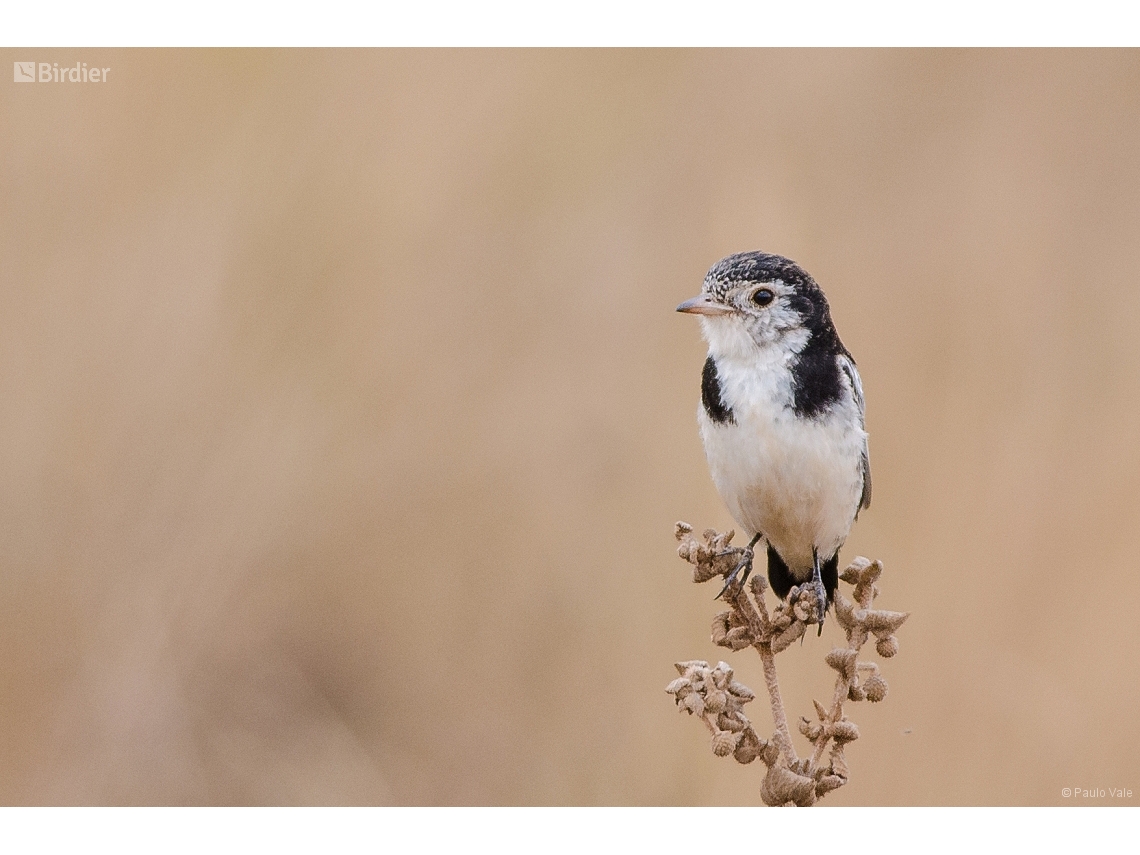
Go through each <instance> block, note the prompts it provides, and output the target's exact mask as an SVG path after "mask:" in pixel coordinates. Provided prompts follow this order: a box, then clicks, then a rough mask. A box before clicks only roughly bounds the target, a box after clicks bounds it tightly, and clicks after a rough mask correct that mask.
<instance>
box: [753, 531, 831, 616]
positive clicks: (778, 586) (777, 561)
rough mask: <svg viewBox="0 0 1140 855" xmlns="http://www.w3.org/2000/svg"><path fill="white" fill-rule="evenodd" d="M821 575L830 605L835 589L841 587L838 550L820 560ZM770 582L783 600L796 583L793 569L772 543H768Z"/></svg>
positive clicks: (773, 589)
mask: <svg viewBox="0 0 1140 855" xmlns="http://www.w3.org/2000/svg"><path fill="white" fill-rule="evenodd" d="M819 575H820V578H821V579H822V580H823V590H824V591H825V592H826V593H827V605H828V606H830V605H831V604H832V602H834V600H835V589H836V588H838V587H839V553H838V552H836V553H835V554H834V555H832V556H831V557H830V558H828V559H827V560H825V561H821V562H820V564H819ZM768 584H769V585H771V586H772V591H773V592H774V593H775V594H776V596H777V597H779V598H780V599H781V600H785V599H787V598H788V591H790V590H792V585H794V584H796V580H795V579H794V578H792V571H791V570H789V569H788V565H787V564H785V563H784V559H783V558H781V557H780V553H778V552H777V551H776V550H775V549H773V548H772V544H770V543H769V544H768Z"/></svg>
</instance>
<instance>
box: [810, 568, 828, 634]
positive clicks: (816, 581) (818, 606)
mask: <svg viewBox="0 0 1140 855" xmlns="http://www.w3.org/2000/svg"><path fill="white" fill-rule="evenodd" d="M811 588H812V593H813V594H815V614H816V618H817V619H818V621H819V631H818V632H817V633H816V636H817V637H818V636H820V635H823V618H824V616H825V615H826V614H827V591H826V590H824V587H823V578H822V577H821V576H820V573H819V562H818V561H817V562H816V565H815V572H813V573H812V578H811Z"/></svg>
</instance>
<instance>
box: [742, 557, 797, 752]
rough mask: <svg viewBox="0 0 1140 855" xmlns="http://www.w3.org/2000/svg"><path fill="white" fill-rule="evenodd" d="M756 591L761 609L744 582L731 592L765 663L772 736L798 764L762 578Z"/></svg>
mask: <svg viewBox="0 0 1140 855" xmlns="http://www.w3.org/2000/svg"><path fill="white" fill-rule="evenodd" d="M752 594H753V596H754V597H756V602H757V604H758V605H759V608H757V607H756V606H754V605H752V601H751V600H749V599H748V595H747V594H746V593H745V592H744V586H743V585H741V586H740V587H738V588H736V589H735V591H734V592H733V593H732V594H731V604H732V605H733V606H735V607H736V609H738V610H739V611H740V612H741V613H742V614H743V615H744V616H745V617H746V618H747V619H748V626H749V629H751V630H752V635H753V637H754V638H756V639H757V641H756V642H755V643H753V645H752V646H753V647H755V648H756V652H757V653H759V654H760V663H761V664H762V665H763V666H764V686H765V688H766V689H767V690H768V700H769V701H770V702H771V704H772V721H773V722H774V723H775V725H776V732H775V733H774V734H773V737H772V738H773V741H775V742H776V744H777V746H778V747H779V749H780V753H781V754H783V755H784V762H785V763H787V764H788V765H789V766H794V765H795V764H796V762H797V761H798V760H799V757H797V756H796V747H795V745H794V744H793V743H792V731H791V729H790V728H789V727H788V716H787V714H786V713H785V712H784V701H783V698H782V697H781V696H780V682H779V680H778V679H777V677H776V655H775V654H774V653H773V652H772V623H771V621H770V620H769V618H768V607H767V604H766V603H765V602H764V584H763V582H762V580H761V579H760V578H759V577H756V578H754V579H753V580H752Z"/></svg>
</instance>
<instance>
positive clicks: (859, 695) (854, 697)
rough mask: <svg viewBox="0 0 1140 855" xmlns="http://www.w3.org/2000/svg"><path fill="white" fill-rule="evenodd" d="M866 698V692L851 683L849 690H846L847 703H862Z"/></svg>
mask: <svg viewBox="0 0 1140 855" xmlns="http://www.w3.org/2000/svg"><path fill="white" fill-rule="evenodd" d="M866 697H867V692H866V690H865V689H863V688H861V687H860V686H857V685H855V684H854V683H852V684H851V688H850V689H848V690H847V699H848V700H849V701H862V700H865V699H866Z"/></svg>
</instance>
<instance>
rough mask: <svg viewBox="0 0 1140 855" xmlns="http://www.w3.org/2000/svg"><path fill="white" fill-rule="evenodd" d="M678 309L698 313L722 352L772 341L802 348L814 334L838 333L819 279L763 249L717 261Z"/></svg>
mask: <svg viewBox="0 0 1140 855" xmlns="http://www.w3.org/2000/svg"><path fill="white" fill-rule="evenodd" d="M677 311H678V312H686V313H688V314H693V315H700V316H701V328H702V330H703V332H704V336H705V339H706V340H707V341H708V343H709V347H710V350H712V351H715V352H716V353H717V354H718V355H724V356H730V355H732V354H734V353H737V354H740V355H742V356H743V355H746V354H747V352H749V351H750V350H751V348H752V347H753V346H755V347H760V348H766V347H769V346H773V345H775V346H779V347H782V348H784V349H786V350H788V351H790V352H792V353H799V352H800V351H801V350H803V348H804V347H806V346H807V344H808V342H809V341H811V339H812V338H813V337H814V336H824V337H828V336H834V335H835V327H834V326H833V325H832V323H831V311H830V309H829V308H828V305H827V298H826V297H824V296H823V291H821V290H820V288H819V286H818V285H817V284H816V283H815V280H814V279H812V278H811V276H810V275H808V273H807V271H805V270H804V269H803V268H802V267H800V266H799V265H798V264H796V263H795V262H794V261H791V260H789V259H787V258H784V257H783V256H779V255H769V254H768V253H764V252H741V253H737V254H736V255H730V256H728V258H724V259H721V260H720V261H718V262H717V263H716V264H714V265H713V266H712V269H711V270H709V272H708V275H707V276H705V282H704V286H703V287H702V288H701V293H700V295H699V296H697V297H694V298H693V299H691V300H686V301H685V302H684V303H682V304H681V305H679V306H678V307H677Z"/></svg>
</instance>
